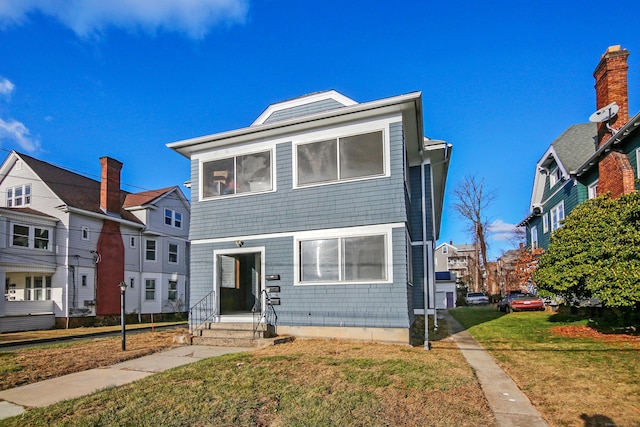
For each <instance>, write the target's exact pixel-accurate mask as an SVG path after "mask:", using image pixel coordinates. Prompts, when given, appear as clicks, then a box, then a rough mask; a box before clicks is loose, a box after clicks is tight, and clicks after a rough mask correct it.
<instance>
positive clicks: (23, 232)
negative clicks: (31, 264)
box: [11, 224, 51, 251]
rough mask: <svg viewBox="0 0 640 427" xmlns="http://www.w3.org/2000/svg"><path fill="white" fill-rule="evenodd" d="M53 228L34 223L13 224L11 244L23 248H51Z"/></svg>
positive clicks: (46, 249)
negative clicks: (34, 224)
mask: <svg viewBox="0 0 640 427" xmlns="http://www.w3.org/2000/svg"><path fill="white" fill-rule="evenodd" d="M50 238H51V229H49V228H42V227H36V226H33V225H22V224H13V226H12V227H11V245H12V246H20V247H23V248H31V249H42V250H45V251H48V250H50V249H49V248H50V244H49V243H50Z"/></svg>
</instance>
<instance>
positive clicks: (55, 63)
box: [0, 0, 640, 257]
mask: <svg viewBox="0 0 640 427" xmlns="http://www.w3.org/2000/svg"><path fill="white" fill-rule="evenodd" d="M637 10H638V7H637V3H636V2H635V1H631V0H628V1H627V0H622V1H616V2H613V3H609V4H608V5H606V6H605V4H604V3H602V2H601V1H591V0H586V1H581V2H557V1H538V2H530V1H527V2H525V1H513V2H492V1H489V2H476V1H456V0H453V1H444V2H434V1H400V2H390V1H371V0H369V1H360V0H353V1H333V0H326V1H322V2H302V1H294V0H280V1H275V0H260V1H253V0H199V1H197V0H166V1H163V2H158V1H152V0H92V1H88V0H87V1H84V0H29V1H25V0H0V150H2V151H0V157H2V158H3V157H4V156H5V155H6V154H7V153H8V151H10V150H17V151H20V152H25V153H27V154H30V155H32V156H34V157H36V158H40V159H42V160H46V161H49V162H51V163H54V164H57V165H60V166H63V167H66V168H69V169H72V170H74V171H77V172H80V173H83V174H86V175H91V176H94V177H98V175H99V173H100V164H99V161H98V159H99V157H102V156H105V155H106V156H111V157H114V158H116V159H118V160H120V161H121V162H123V163H124V168H123V171H122V181H123V183H124V184H127V185H125V186H123V188H124V189H125V190H127V191H142V190H145V189H155V188H162V187H167V186H171V185H180V184H182V183H183V182H184V181H186V180H187V179H189V165H188V161H187V159H185V158H183V157H182V156H180V155H178V154H177V153H175V152H173V151H172V150H169V149H168V148H166V146H165V144H167V143H169V142H174V141H178V140H182V139H187V138H192V137H196V136H201V135H206V134H212V133H217V132H222V131H226V130H231V129H236V128H241V127H246V126H248V125H250V124H251V123H252V122H253V120H254V119H255V118H256V117H257V116H258V115H260V113H261V112H262V111H263V110H264V109H265V108H266V107H267V106H268V105H269V104H272V103H274V102H278V101H281V100H286V99H290V98H294V97H297V96H300V95H304V94H308V93H311V92H317V91H321V90H327V89H335V90H337V91H339V92H342V93H343V94H345V95H346V96H348V97H350V98H352V99H354V100H356V101H359V102H366V101H372V100H375V99H380V98H385V97H389V96H395V95H399V94H404V93H408V92H413V91H421V92H422V94H423V106H424V124H425V126H424V129H425V133H426V135H427V136H429V137H431V138H435V139H444V140H446V141H447V142H449V143H451V144H453V146H454V149H453V158H452V163H451V168H450V174H449V181H448V186H449V192H448V194H447V197H446V200H445V203H446V207H445V212H444V221H443V227H442V229H441V234H440V237H441V239H440V242H442V241H449V240H453V242H454V244H455V243H464V242H467V241H469V240H470V237H469V236H468V235H467V234H466V232H465V225H464V224H463V223H462V221H461V220H460V219H459V218H458V217H456V215H455V213H454V212H453V211H452V210H451V208H450V207H449V206H450V205H451V203H452V202H453V197H452V196H451V193H450V192H451V190H452V189H453V188H454V186H455V184H456V183H457V182H459V181H460V180H461V179H462V178H463V177H465V176H467V175H476V176H477V177H478V178H482V179H484V182H485V185H486V186H487V187H488V188H493V189H495V191H496V194H497V198H496V201H495V202H494V204H493V207H492V209H491V211H490V212H489V217H490V220H491V222H493V223H494V225H495V226H494V230H495V231H496V232H495V233H494V234H493V235H492V238H491V241H490V245H491V255H492V256H493V257H495V256H497V255H499V254H500V251H501V250H503V249H509V248H510V247H511V244H510V243H509V242H508V241H506V240H504V236H503V234H502V233H500V231H504V230H509V229H510V228H511V226H512V225H513V224H515V223H517V222H519V221H520V220H521V219H522V218H523V217H524V216H525V215H526V213H527V212H528V206H529V199H530V192H531V187H532V180H533V172H534V165H535V162H536V161H537V160H538V159H539V158H540V156H541V155H542V154H543V152H544V151H545V150H546V148H547V147H548V145H549V144H550V143H551V142H552V141H553V139H555V138H556V137H557V136H559V135H560V134H561V133H562V132H563V131H564V130H565V129H566V128H567V127H569V126H570V125H572V124H575V123H583V122H586V121H587V120H588V117H589V115H590V114H591V113H592V112H593V111H595V91H594V88H593V86H594V81H593V76H592V73H593V70H594V69H595V67H596V65H597V63H598V61H599V58H600V55H601V54H602V53H603V52H604V51H605V50H606V48H607V47H608V46H610V45H616V44H620V45H622V47H623V48H626V49H628V50H629V51H630V52H631V55H630V57H629V62H628V63H629V96H630V108H629V111H630V115H633V114H635V113H637V112H638V111H640V26H639V25H638V24H637V19H634V11H637ZM184 190H185V192H186V194H187V196H188V195H189V194H188V193H189V192H188V190H187V189H184Z"/></svg>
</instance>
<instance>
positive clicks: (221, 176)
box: [202, 151, 273, 198]
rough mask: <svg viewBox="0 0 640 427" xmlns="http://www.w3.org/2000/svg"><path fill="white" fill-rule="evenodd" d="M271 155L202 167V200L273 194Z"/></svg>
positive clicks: (259, 154)
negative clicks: (247, 194) (268, 192)
mask: <svg viewBox="0 0 640 427" xmlns="http://www.w3.org/2000/svg"><path fill="white" fill-rule="evenodd" d="M272 188H273V185H272V182H271V151H261V152H259V153H253V154H245V155H242V156H234V157H229V158H225V159H220V160H214V161H210V162H205V163H203V164H202V197H203V198H209V197H219V196H231V195H234V194H244V193H256V192H262V191H270V190H272Z"/></svg>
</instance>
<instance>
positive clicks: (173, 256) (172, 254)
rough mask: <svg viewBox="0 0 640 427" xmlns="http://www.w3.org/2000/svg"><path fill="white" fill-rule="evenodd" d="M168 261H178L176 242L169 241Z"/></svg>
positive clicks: (173, 262) (175, 262) (172, 262)
mask: <svg viewBox="0 0 640 427" xmlns="http://www.w3.org/2000/svg"><path fill="white" fill-rule="evenodd" d="M169 263H171V264H177V263H178V244H177V243H169Z"/></svg>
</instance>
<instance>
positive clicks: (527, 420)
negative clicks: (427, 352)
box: [443, 311, 548, 427]
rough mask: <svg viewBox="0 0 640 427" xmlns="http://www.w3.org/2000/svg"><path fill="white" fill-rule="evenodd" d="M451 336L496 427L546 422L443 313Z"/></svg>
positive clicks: (542, 425) (541, 426) (535, 425)
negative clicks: (472, 374) (488, 408)
mask: <svg viewBox="0 0 640 427" xmlns="http://www.w3.org/2000/svg"><path fill="white" fill-rule="evenodd" d="M443 314H444V317H445V320H446V322H447V323H448V324H449V327H450V329H451V336H452V337H453V340H454V341H455V342H456V344H457V345H458V348H459V349H460V351H461V352H462V354H463V355H464V357H465V359H467V362H469V364H470V365H471V367H472V368H473V370H474V371H475V373H476V376H477V377H478V380H479V381H480V386H481V387H482V391H483V392H484V395H485V397H486V398H487V402H488V403H489V406H490V407H491V410H492V411H493V414H494V415H495V417H496V421H497V422H498V425H499V426H500V427H545V426H548V424H547V423H546V422H545V421H544V419H542V416H541V415H540V412H538V410H537V409H536V408H535V407H534V406H533V405H532V404H531V401H529V398H528V397H527V396H526V395H525V394H524V393H523V392H522V391H521V390H520V389H519V388H518V386H517V385H516V383H514V382H513V380H512V379H511V377H509V376H508V375H507V374H506V373H505V372H504V371H503V370H502V369H501V368H500V367H499V366H498V364H497V363H496V362H495V360H493V358H492V357H491V356H490V355H489V353H488V352H487V351H486V350H485V349H484V348H482V347H481V346H480V344H478V342H477V341H476V340H475V339H473V337H472V336H471V334H470V333H469V332H467V331H466V330H465V329H464V328H463V327H462V326H461V325H460V324H459V323H458V322H457V321H456V320H455V319H454V318H453V317H451V315H450V314H449V313H448V312H446V311H445V312H443Z"/></svg>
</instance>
